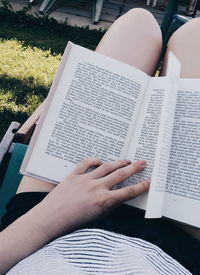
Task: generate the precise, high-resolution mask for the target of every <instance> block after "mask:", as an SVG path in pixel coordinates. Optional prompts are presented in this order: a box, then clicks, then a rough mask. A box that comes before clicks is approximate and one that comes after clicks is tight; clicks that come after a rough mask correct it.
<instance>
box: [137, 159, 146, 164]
mask: <svg viewBox="0 0 200 275" xmlns="http://www.w3.org/2000/svg"><path fill="white" fill-rule="evenodd" d="M137 163H138V164H140V165H146V164H147V162H146V160H138V162H137Z"/></svg>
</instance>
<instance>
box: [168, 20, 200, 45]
mask: <svg viewBox="0 0 200 275" xmlns="http://www.w3.org/2000/svg"><path fill="white" fill-rule="evenodd" d="M199 31H200V18H193V19H191V20H189V21H188V22H187V23H185V24H184V25H183V26H181V27H180V28H179V29H178V30H176V31H175V32H174V33H173V35H172V37H171V38H170V40H169V43H168V44H174V43H178V44H179V43H183V42H184V44H185V42H187V43H197V42H198V43H200V38H199Z"/></svg>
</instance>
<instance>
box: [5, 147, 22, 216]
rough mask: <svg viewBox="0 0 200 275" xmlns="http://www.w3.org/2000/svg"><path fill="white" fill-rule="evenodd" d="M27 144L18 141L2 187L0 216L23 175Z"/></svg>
mask: <svg viewBox="0 0 200 275" xmlns="http://www.w3.org/2000/svg"><path fill="white" fill-rule="evenodd" d="M26 149H27V145H24V144H20V143H16V144H15V146H14V149H13V152H12V155H11V158H10V161H9V164H8V168H7V170H6V173H5V177H4V180H3V184H2V186H1V189H0V218H1V217H2V216H3V214H4V213H5V211H6V208H5V207H6V204H7V203H8V201H9V200H10V199H11V198H12V196H14V195H15V193H16V191H17V188H18V186H19V183H20V181H21V178H22V175H21V174H19V169H20V166H21V163H22V160H23V158H24V155H25V153H26Z"/></svg>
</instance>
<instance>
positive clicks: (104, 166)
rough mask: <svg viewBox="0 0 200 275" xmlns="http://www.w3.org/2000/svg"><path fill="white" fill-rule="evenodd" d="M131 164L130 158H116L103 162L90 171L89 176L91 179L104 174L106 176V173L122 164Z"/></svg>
mask: <svg viewBox="0 0 200 275" xmlns="http://www.w3.org/2000/svg"><path fill="white" fill-rule="evenodd" d="M129 164H131V161H130V160H116V161H113V162H108V163H103V164H102V165H101V166H100V167H98V168H97V169H95V170H94V171H92V172H91V173H90V176H91V177H92V178H93V179H98V178H101V177H104V176H107V175H108V174H110V173H112V172H113V171H115V170H117V169H119V168H122V167H124V166H127V165H129Z"/></svg>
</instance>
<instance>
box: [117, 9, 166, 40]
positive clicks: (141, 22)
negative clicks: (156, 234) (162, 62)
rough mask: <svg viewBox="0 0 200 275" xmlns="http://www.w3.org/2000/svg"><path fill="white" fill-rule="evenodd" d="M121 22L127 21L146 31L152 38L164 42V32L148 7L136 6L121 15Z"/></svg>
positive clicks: (130, 24)
mask: <svg viewBox="0 0 200 275" xmlns="http://www.w3.org/2000/svg"><path fill="white" fill-rule="evenodd" d="M118 20H119V21H120V22H126V24H127V25H129V26H132V28H138V30H141V31H142V32H145V33H146V34H147V36H149V37H150V38H151V39H152V40H154V41H156V42H157V43H159V44H162V33H161V30H160V27H159V25H158V22H157V21H156V19H155V17H154V16H153V15H152V13H150V12H149V11H148V10H146V9H142V8H134V9H131V10H129V11H128V12H127V13H125V14H124V15H122V16H121V17H119V19H118Z"/></svg>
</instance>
